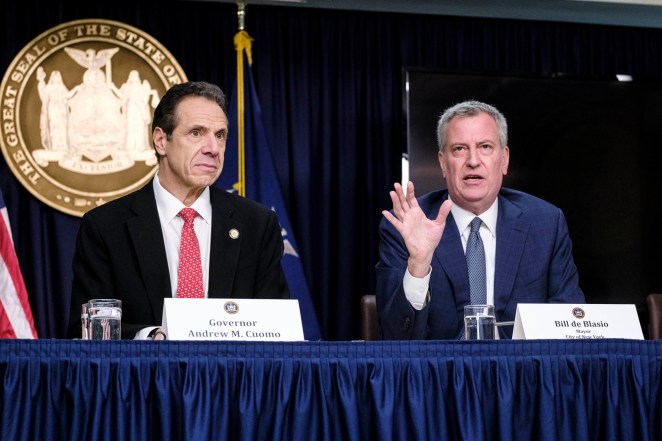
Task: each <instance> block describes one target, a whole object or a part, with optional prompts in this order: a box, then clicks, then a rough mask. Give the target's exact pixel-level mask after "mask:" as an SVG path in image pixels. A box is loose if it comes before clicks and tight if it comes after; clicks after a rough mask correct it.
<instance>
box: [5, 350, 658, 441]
mask: <svg viewBox="0 0 662 441" xmlns="http://www.w3.org/2000/svg"><path fill="white" fill-rule="evenodd" d="M0 380H1V381H2V388H1V391H0V395H1V396H0V438H1V439H3V440H5V439H7V440H9V439H11V440H36V439H40V440H48V439H66V440H83V439H84V440H102V439H108V440H115V441H118V440H207V439H209V440H212V439H214V440H216V439H219V440H234V439H237V440H343V441H344V440H426V439H429V440H457V439H464V440H490V439H495V440H534V439H535V440H627V439H636V440H659V439H662V385H661V381H662V342H657V341H643V340H641V341H639V340H620V339H606V340H537V341H536V340H531V341H521V340H518V341H516V340H507V341H506V340H499V341H486V342H475V341H472V342H460V341H414V342H404V341H377V342H279V343H263V342H173V341H170V342H158V341H81V340H0Z"/></svg>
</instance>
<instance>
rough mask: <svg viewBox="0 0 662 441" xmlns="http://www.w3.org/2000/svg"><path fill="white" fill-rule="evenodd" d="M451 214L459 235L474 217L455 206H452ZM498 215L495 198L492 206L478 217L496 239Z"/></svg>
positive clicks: (497, 199)
mask: <svg viewBox="0 0 662 441" xmlns="http://www.w3.org/2000/svg"><path fill="white" fill-rule="evenodd" d="M448 199H449V200H451V197H450V195H449V196H448ZM451 202H452V200H451ZM451 213H452V214H453V219H455V224H456V225H457V229H458V230H459V231H460V235H462V234H463V233H464V231H465V230H466V229H467V228H468V227H469V224H470V223H471V221H472V220H473V218H474V217H476V215H475V214H473V213H472V212H470V211H467V210H465V209H464V208H461V207H460V206H459V205H457V204H453V206H452V207H451ZM498 214H499V198H498V197H497V198H496V199H495V200H494V202H493V203H492V205H490V208H488V209H487V210H486V211H484V212H483V213H481V214H479V215H478V217H479V218H480V220H482V221H483V224H485V226H486V227H487V229H488V230H489V232H490V234H491V235H492V236H493V237H496V223H497V216H498Z"/></svg>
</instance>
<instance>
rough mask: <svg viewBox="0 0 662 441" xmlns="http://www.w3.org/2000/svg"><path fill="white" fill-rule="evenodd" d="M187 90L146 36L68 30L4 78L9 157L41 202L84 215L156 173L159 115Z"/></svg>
mask: <svg viewBox="0 0 662 441" xmlns="http://www.w3.org/2000/svg"><path fill="white" fill-rule="evenodd" d="M184 81H187V78H186V75H185V74H184V71H183V70H182V68H181V66H180V65H179V63H177V61H176V60H175V59H174V58H173V56H172V55H171V54H170V52H168V50H166V48H165V47H163V46H162V45H161V44H160V43H159V42H158V41H156V40H155V39H154V38H153V37H151V36H150V35H148V34H146V33H145V32H142V31H141V30H139V29H137V28H134V27H132V26H129V25H126V24H123V23H119V22H115V21H110V20H101V19H86V20H76V21H71V22H67V23H63V24H61V25H59V26H56V27H54V28H51V29H49V30H48V31H46V32H44V33H42V34H41V35H39V36H38V37H36V38H35V39H34V40H32V41H31V42H30V43H29V44H28V45H26V46H25V47H24V48H23V50H22V51H21V52H20V53H19V54H18V55H17V56H16V57H15V58H14V60H13V61H12V63H11V65H10V66H9V68H8V69H7V71H6V72H5V75H4V77H3V80H2V85H1V86H0V91H1V93H2V95H1V96H2V98H1V99H2V103H1V107H2V124H1V125H0V148H1V149H2V154H3V155H4V157H5V160H6V161H7V164H8V165H9V168H10V169H11V171H12V173H13V174H14V175H15V176H16V178H17V179H18V180H19V181H20V182H21V184H22V185H23V186H24V187H25V188H27V190H28V191H29V192H30V193H32V194H33V195H34V196H35V197H37V198H38V199H39V200H41V201H42V202H44V203H46V204H47V205H49V206H51V207H53V208H55V209H57V210H60V211H62V212H65V213H68V214H71V215H74V216H82V215H83V214H85V213H86V212H87V211H88V210H90V209H92V208H94V207H96V206H98V205H101V204H103V203H105V202H108V201H110V200H113V199H116V198H118V197H120V196H123V195H125V194H127V193H130V192H132V191H134V190H136V189H138V188H140V187H142V186H143V185H144V184H146V183H147V182H148V181H149V180H150V179H151V178H152V176H153V175H154V173H156V170H157V168H158V164H157V160H156V155H155V152H154V149H153V148H152V142H151V130H150V129H151V128H150V124H151V119H152V112H153V110H154V108H155V107H156V105H157V104H158V102H159V99H160V97H162V96H163V94H164V93H165V92H166V90H168V89H169V88H170V87H171V86H172V85H174V84H178V83H181V82H184Z"/></svg>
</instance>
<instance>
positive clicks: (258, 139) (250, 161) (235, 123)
mask: <svg viewBox="0 0 662 441" xmlns="http://www.w3.org/2000/svg"><path fill="white" fill-rule="evenodd" d="M234 43H235V48H236V49H237V81H236V84H235V88H234V90H233V91H232V97H231V99H230V109H229V115H228V119H229V125H230V133H229V134H228V142H227V148H226V150H225V162H224V165H223V172H222V173H221V176H220V177H219V179H218V180H217V181H216V184H215V185H216V186H218V187H220V188H222V189H225V190H228V191H236V192H238V193H239V194H241V195H243V196H246V197H248V198H250V199H253V200H255V201H257V202H260V203H261V204H263V205H265V206H267V207H271V209H272V210H274V211H275V212H276V215H277V216H278V220H279V222H280V226H281V232H282V234H283V243H284V246H285V253H284V255H283V259H282V266H283V272H284V273H285V278H286V279H287V284H288V286H289V288H290V295H291V297H292V298H294V299H297V300H298V301H299V309H300V310H301V321H302V325H303V332H304V337H305V339H306V340H308V341H315V340H320V339H321V333H320V328H319V324H318V322H317V316H316V314H315V309H314V307H313V304H312V301H311V298H310V293H309V289H308V283H307V282H306V277H305V274H304V272H303V266H302V265H301V259H300V258H299V254H298V252H297V246H296V241H295V240H294V235H293V232H292V227H291V225H290V220H289V217H288V215H287V211H286V209H285V203H284V199H283V195H282V192H281V189H280V185H279V182H278V176H277V175H276V168H275V165H274V161H273V156H272V153H271V149H270V147H269V144H268V142H267V137H266V134H265V132H264V126H263V125H262V115H261V113H262V111H261V109H260V102H259V100H258V97H257V93H256V91H255V85H254V84H253V77H252V75H251V68H250V65H251V38H250V36H249V35H248V33H247V32H246V31H243V30H242V31H239V32H238V33H237V34H236V35H235V38H234Z"/></svg>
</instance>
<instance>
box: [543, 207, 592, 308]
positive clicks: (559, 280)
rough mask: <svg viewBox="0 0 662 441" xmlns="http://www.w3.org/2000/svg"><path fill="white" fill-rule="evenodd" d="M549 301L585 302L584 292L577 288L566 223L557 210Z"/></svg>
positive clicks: (576, 277) (576, 274)
mask: <svg viewBox="0 0 662 441" xmlns="http://www.w3.org/2000/svg"><path fill="white" fill-rule="evenodd" d="M547 299H548V300H547V301H548V302H549V303H586V299H585V298H584V293H583V292H582V290H581V289H580V288H579V275H578V273H577V267H576V266H575V261H574V259H573V257H572V242H571V240H570V233H569V232H568V224H567V222H566V220H565V216H564V215H563V212H561V210H559V219H558V224H557V229H556V241H555V246H554V251H553V255H552V262H551V265H550V278H549V289H548V294H547Z"/></svg>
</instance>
